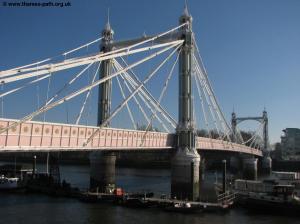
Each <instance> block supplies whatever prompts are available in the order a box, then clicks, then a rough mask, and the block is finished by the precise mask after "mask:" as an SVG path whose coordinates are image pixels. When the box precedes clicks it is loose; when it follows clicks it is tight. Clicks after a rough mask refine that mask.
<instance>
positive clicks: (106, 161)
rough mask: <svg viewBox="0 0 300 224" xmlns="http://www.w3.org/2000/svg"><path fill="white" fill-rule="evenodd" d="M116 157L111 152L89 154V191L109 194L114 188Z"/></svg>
mask: <svg viewBox="0 0 300 224" xmlns="http://www.w3.org/2000/svg"><path fill="white" fill-rule="evenodd" d="M115 164H116V155H115V153H112V152H91V153H90V190H91V191H99V192H107V193H111V192H112V191H113V190H114V188H115Z"/></svg>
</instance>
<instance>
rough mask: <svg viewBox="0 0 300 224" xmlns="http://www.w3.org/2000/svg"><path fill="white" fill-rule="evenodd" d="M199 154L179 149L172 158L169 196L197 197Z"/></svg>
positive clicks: (192, 198)
mask: <svg viewBox="0 0 300 224" xmlns="http://www.w3.org/2000/svg"><path fill="white" fill-rule="evenodd" d="M199 173H200V155H199V154H198V153H197V152H191V151H189V150H188V149H185V150H181V149H179V150H178V151H177V153H176V154H175V155H174V157H173V159H172V167H171V196H172V198H174V197H176V198H177V199H189V200H197V199H198V198H199V186H200V185H199V182H200V178H199Z"/></svg>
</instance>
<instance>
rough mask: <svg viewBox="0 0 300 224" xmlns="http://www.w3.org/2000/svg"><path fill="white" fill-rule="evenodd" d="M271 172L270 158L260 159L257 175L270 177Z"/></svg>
mask: <svg viewBox="0 0 300 224" xmlns="http://www.w3.org/2000/svg"><path fill="white" fill-rule="evenodd" d="M271 172H272V159H271V157H270V156H264V157H263V158H261V167H260V170H259V173H261V174H262V175H270V174H271Z"/></svg>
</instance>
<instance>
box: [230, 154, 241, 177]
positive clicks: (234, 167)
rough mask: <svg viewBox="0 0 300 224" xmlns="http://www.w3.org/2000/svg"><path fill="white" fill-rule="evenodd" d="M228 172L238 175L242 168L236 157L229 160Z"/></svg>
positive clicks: (239, 160)
mask: <svg viewBox="0 0 300 224" xmlns="http://www.w3.org/2000/svg"><path fill="white" fill-rule="evenodd" d="M229 164H230V171H231V172H232V173H235V174H238V173H239V171H240V170H241V168H242V165H241V159H240V158H239V157H238V156H231V157H230V160H229Z"/></svg>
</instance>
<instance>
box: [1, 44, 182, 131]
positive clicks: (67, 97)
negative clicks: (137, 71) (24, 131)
mask: <svg viewBox="0 0 300 224" xmlns="http://www.w3.org/2000/svg"><path fill="white" fill-rule="evenodd" d="M181 43H182V41H180V42H179V43H175V44H173V45H171V46H168V47H166V48H164V49H162V50H160V51H158V52H155V53H153V54H151V55H149V56H147V57H145V58H143V59H142V60H140V61H138V62H135V63H133V64H131V65H129V66H128V67H126V68H124V69H123V70H122V71H118V72H116V73H114V74H112V75H110V76H108V77H105V78H102V79H100V80H98V81H96V82H94V83H93V84H91V85H88V86H85V87H83V88H81V89H79V90H78V91H76V92H73V93H71V94H69V95H68V96H65V97H63V98H62V99H60V100H57V101H56V102H53V103H51V104H48V105H44V106H43V107H41V108H40V109H39V110H37V111H34V112H33V113H31V114H29V115H27V116H25V117H23V118H22V119H21V120H19V121H17V122H14V123H12V124H11V125H9V126H8V127H5V128H2V129H0V134H1V133H3V132H5V131H7V130H9V129H11V128H13V127H16V126H17V125H19V124H22V123H24V122H26V121H29V120H31V119H32V118H34V117H36V116H37V115H39V114H41V113H43V112H44V111H47V110H50V109H52V108H54V107H56V106H58V105H60V104H62V103H64V102H67V101H69V100H71V99H72V98H74V97H76V96H78V95H80V94H82V93H84V92H86V91H88V90H89V89H92V88H94V87H96V86H98V85H100V84H101V83H103V82H105V81H107V80H110V79H112V78H113V77H115V76H117V75H119V74H121V73H122V72H123V71H127V70H128V69H130V68H133V67H135V66H138V65H139V64H142V63H143V62H145V61H148V60H150V59H152V58H154V57H156V56H158V55H160V54H162V53H164V52H166V51H168V50H169V49H171V48H173V47H175V46H178V45H179V44H181Z"/></svg>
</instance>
